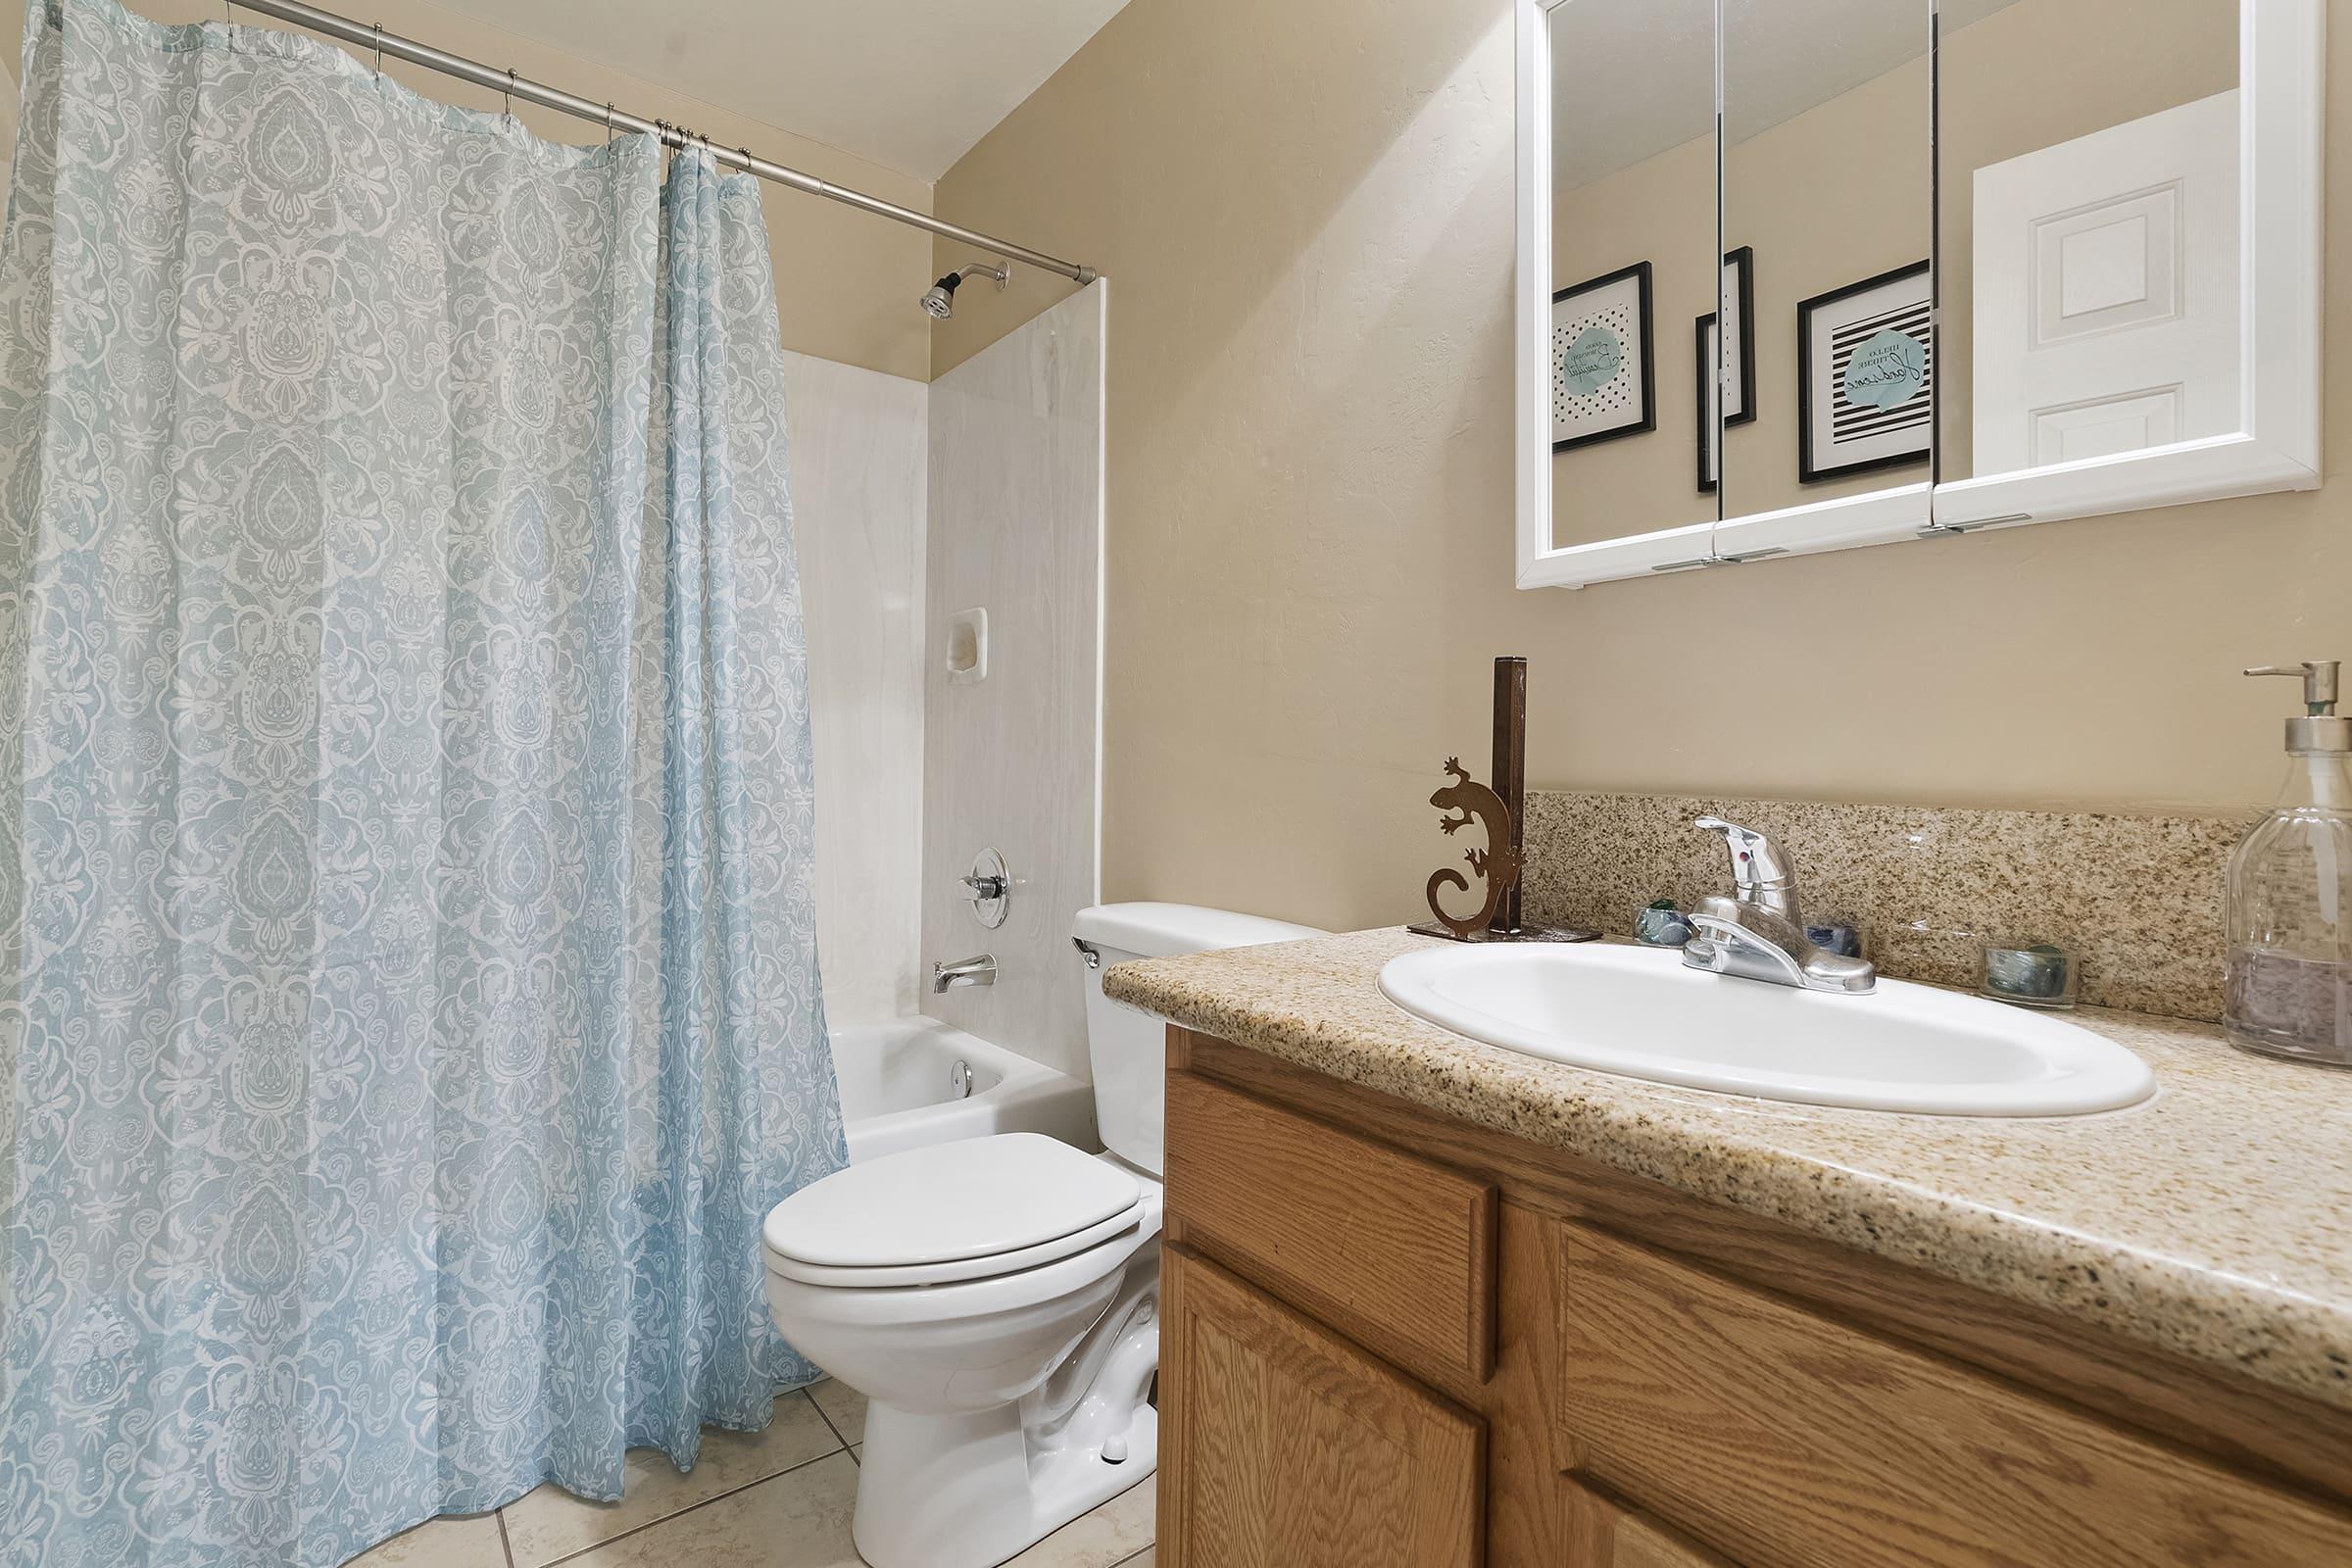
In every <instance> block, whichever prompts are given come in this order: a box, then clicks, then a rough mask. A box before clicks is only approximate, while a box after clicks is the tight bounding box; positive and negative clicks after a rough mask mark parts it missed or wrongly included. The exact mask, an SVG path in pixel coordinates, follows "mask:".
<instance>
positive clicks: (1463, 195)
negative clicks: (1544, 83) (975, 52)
mask: <svg viewBox="0 0 2352 1568" xmlns="http://www.w3.org/2000/svg"><path fill="white" fill-rule="evenodd" d="M1511 51H1512V43H1511V28H1510V10H1509V7H1508V5H1507V4H1506V3H1505V0H1394V3H1392V4H1388V5H1382V6H1364V5H1360V4H1355V3H1350V0H1289V3H1286V4H1284V5H1281V6H1264V5H1260V4H1256V3H1254V0H1134V3H1133V4H1132V5H1130V6H1129V7H1128V8H1127V9H1126V10H1125V11H1124V12H1122V13H1121V14H1120V15H1119V17H1118V18H1117V19H1116V20H1114V21H1113V22H1112V23H1111V24H1110V25H1109V26H1107V27H1106V28H1104V29H1103V32H1102V33H1101V34H1099V35H1098V36H1097V37H1096V38H1095V39H1094V41H1093V42H1092V43H1090V44H1089V45H1088V46H1087V47H1086V48H1085V49H1084V50H1082V51H1081V52H1080V53H1079V54H1078V55H1077V56H1076V57H1075V58H1074V59H1073V60H1072V61H1071V62H1070V63H1069V64H1068V65H1067V66H1065V67H1064V68H1063V69H1062V70H1061V71H1060V72H1059V73H1057V74H1056V75H1055V76H1054V79H1053V80H1051V81H1050V82H1048V83H1047V84H1046V86H1045V87H1044V88H1042V89H1041V90H1040V91H1039V92H1038V93H1037V94H1036V95H1035V96H1034V97H1033V98H1031V99H1030V100H1029V102H1028V103H1026V104H1025V105H1023V106H1022V107H1021V108H1020V109H1018V110H1016V111H1015V112H1014V113H1013V114H1012V115H1011V116H1010V117H1009V118H1008V119H1007V120H1006V121H1005V123H1004V124H1003V125H1001V126H999V127H998V129H997V130H996V131H995V132H993V133H992V134H991V135H990V136H989V137H988V138H987V139H986V140H984V141H983V142H982V143H981V144H980V145H979V146H978V147H977V148H975V149H974V150H973V152H972V153H971V154H970V155H969V156H967V157H966V158H965V159H964V160H963V161H962V162H961V163H960V164H958V165H957V166H956V169H955V170H953V171H951V172H950V173H949V174H948V175H947V176H946V178H945V179H943V180H942V181H941V183H940V185H939V187H938V192H937V195H938V202H939V209H938V210H939V211H941V212H943V213H945V214H947V215H948V216H950V217H952V218H955V219H957V220H959V221H965V222H971V223H978V224H983V225H994V226H996V227H999V228H1001V229H1004V230H1006V231H1009V232H1012V233H1014V234H1017V235H1019V236H1020V237H1022V238H1024V239H1027V240H1029V241H1030V242H1031V243H1035V244H1040V245H1044V246H1047V247H1050V248H1058V249H1059V250H1060V251H1061V252H1062V253H1064V254H1069V255H1075V256H1078V257H1080V258H1082V259H1084V260H1086V261H1090V262H1093V263H1095V264H1096V265H1098V266H1100V267H1103V269H1105V270H1107V272H1108V273H1109V274H1110V275H1111V276H1112V277H1113V279H1114V280H1115V281H1116V284H1117V295H1118V300H1117V307H1116V309H1114V310H1113V311H1112V312H1111V316H1110V347H1109V370H1110V376H1109V415H1110V433H1109V481H1108V482H1109V496H1110V510H1109V525H1108V526H1109V533H1108V542H1107V569H1108V576H1109V599H1108V606H1107V610H1108V627H1109V630H1108V637H1109V642H1108V648H1107V660H1108V671H1109V675H1108V678H1109V690H1108V694H1107V697H1108V703H1107V708H1108V715H1107V722H1108V730H1107V734H1106V747H1107V773H1106V790H1107V799H1106V805H1105V809H1106V822H1105V833H1106V860H1105V893H1106V894H1107V895H1108V896H1110V897H1113V898H1167V899H1188V900H1197V901H1201V902H1205V903H1211V904H1223V905H1228V906H1232V907H1241V908H1248V909H1256V910H1261V911H1263V912H1266V913H1271V914H1281V915H1289V916H1293V917H1297V918H1300V919H1306V920H1312V921H1314V922H1316V923H1319V924H1327V925H1350V924H1363V923H1368V922H1372V921H1377V920H1389V919H1395V918H1398V917H1400V916H1404V915H1408V914H1410V913H1412V912H1413V910H1414V908H1415V907H1416V905H1417V903H1418V898H1419V889H1420V887H1421V883H1422V880H1423V878H1424V877H1425V876H1426V875H1427V873H1428V871H1429V870H1430V868H1431V867H1432V866H1433V865H1435V864H1437V863H1438V862H1439V860H1440V858H1441V855H1442V854H1443V853H1445V852H1444V851H1443V850H1442V841H1441V840H1439V838H1438V837H1437V835H1436V834H1435V833H1433V832H1432V831H1431V828H1432V826H1433V823H1434V818H1435V815H1436V813H1435V812H1434V811H1433V810H1432V809H1430V808H1429V807H1427V806H1426V805H1425V804H1424V802H1425V800H1426V797H1427V795H1428V792H1429V791H1430V789H1431V788H1432V787H1434V786H1435V785H1436V784H1437V783H1438V782H1439V775H1438V764H1439V762H1440V761H1441V760H1443V759H1444V758H1445V756H1446V754H1447V753H1449V752H1460V753H1463V754H1464V755H1465V756H1468V757H1471V758H1474V759H1477V758H1483V756H1484V754H1485V751H1486V745H1487V719H1486V712H1487V702H1486V699H1487V684H1488V678H1489V677H1488V661H1489V659H1490V658H1491V656H1493V655H1495V654H1497V653H1524V654H1527V655H1529V656H1530V657H1531V658H1532V659H1533V661H1534V667H1533V673H1532V686H1533V700H1532V703H1531V710H1532V711H1531V725H1532V729H1533V736H1532V755H1533V761H1532V766H1531V775H1532V778H1533V780H1534V781H1536V782H1539V783H1543V784H1548V785H1558V786H1574V787H1587V788H1629V789H1666V790H1683V791H1691V792H1701V793H1703V792H1727V791H1740V792H1746V793H1750V794H1761V795H1773V796H1810V797H1820V798H1828V799H1842V800H1874V799H1875V800H1887V801H1914V802H1928V803H1941V804H1954V805H2051V804H2078V805H2103V806H2143V807H2153V806H2158V805H2165V806H2181V807H2187V808H2191V809H2239V808H2243V807H2246V806H2249V805H2252V804H2255V803H2258V802H2262V801H2266V800H2267V799H2269V797H2270V795H2271V793H2272V791H2273V789H2274V788H2275V787H2276V784H2277V782H2278V776H2279V774H2280V771H2281V767H2282V762H2281V760H2280V758H2279V757H2278V718H2279V716H2280V715H2281V714H2282V712H2283V711H2284V710H2285V707H2286V703H2285V696H2286V694H2285V693H2283V691H2282V690H2273V689H2272V688H2271V685H2270V684H2269V683H2265V684H2263V685H2259V686H2258V685H2255V684H2253V683H2251V682H2248V681H2245V680H2243V679H2240V678H2239V677H2238V675H2237V673H2236V670H2237V668H2238V666H2240V665H2242V664H2246V663H2252V662H2267V661H2271V660H2275V659H2295V658H2306V657H2327V656H2330V655H2339V654H2340V655H2344V656H2346V657H2352V520H2348V519H2347V518H2346V517H2345V515H2344V512H2345V508H2344V505H2343V497H2342V495H2341V494H2340V493H2339V492H2338V491H2337V490H2336V489H2334V488H2332V487H2331V488H2329V489H2327V490H2322V491H2319V492H2316V493H2312V494H2305V495H2291V496H2271V497H2259V498H2253V499H2249V500H2243V501H2235V502H2224V503H2216V504H2212V505H2208V506H2202V507H2194V508H2172V509H2167V510H2164V511H2161V512H2151V513H2145V514H2139V515H2128V516H2119V517H2105V518H2093V519H2084V520H2080V521H2073V522H2063V523H2053V524H2047V525H2043V526H2039V527H2031V528H2022V529H2015V530H2010V531H2007V532H2002V533H1997V534H1992V535H1985V536H1979V537H1974V538H1965V539H1956V540H1945V541H1938V542H1936V543H1922V544H1915V545H1900V546H1884V547H1880V548H1877V549H1871V550H1859V551H1847V552H1842V553H1838V554H1833V555H1825V556H1813V557H1806V558H1802V559H1797V560H1784V561H1772V562H1761V563H1757V564H1752V565H1747V566H1741V567H1738V568H1733V569H1726V570H1721V571H1710V572H1696V573H1689V574H1682V575H1676V576H1672V577H1665V578H1659V579H1655V580H1650V581H1642V582H1630V583H1614V584H1606V585H1602V586H1598V587H1594V588H1590V589H1586V590H1584V591H1582V592H1579V593H1568V592H1562V591H1556V590H1546V591H1543V592H1537V593H1522V592H1519V591H1517V590H1516V589H1514V588H1513V587H1512V586H1511V574H1512V561H1511V539H1510V535H1511V516H1512V497H1511V474H1510V453H1511V444H1510V417H1511V409H1510V366H1511V329H1510V293H1509V285H1510V276H1511V243H1512V240H1511V113H1512V105H1511V98H1512V84H1511ZM2330 52H2331V55H2332V60H2331V63H2330V64H2331V70H2330V79H2331V82H2332V87H2331V92H2330V99H2331V102H2330V105H2329V115H2330V119H2331V123H2332V124H2333V126H2334V133H2333V138H2332V139H2333V141H2334V143H2335V147H2334V156H2333V157H2332V158H2331V159H2330V163H2329V170H2328V188H2329V196H2330V201H2331V203H2332V205H2333V208H2334V210H2335V211H2336V212H2337V213H2338V214H2339V215H2342V214H2346V213H2352V27H2348V26H2338V27H2337V28H2335V29H2334V38H2333V41H2332V43H2331V45H2330ZM2337 230H2338V234H2339V236H2340V235H2341V233H2342V232H2343V225H2342V223H2341V222H2340V221H2339V223H2338V224H2337ZM943 249H944V251H945V254H946V255H948V256H949V257H951V258H952V257H954V256H955V255H956V252H955V250H954V248H953V247H947V248H943ZM2329 282H2330V292H2331V294H2332V295H2333V296H2334V298H2333V306H2334V308H2333V309H2332V310H2331V312H2330V317H2329V344H2330V348H2331V351H2332V352H2331V353H2330V355H2329V360H2330V363H2331V365H2335V366H2340V367H2345V368H2346V369H2339V370H2337V371H2335V372H2334V374H2333V375H2332V376H2331V379H2332V380H2333V381H2334V382H2335V383H2336V384H2335V385H2334V386H2332V387H2331V388H2330V408H2331V409H2332V410H2333V411H2334V413H2333V414H2332V415H2331V417H2330V419H2329V425H2330V429H2329V432H2328V439H2329V443H2330V450H2331V452H2333V453H2334V454H2337V455H2339V456H2340V455H2341V454H2343V453H2346V452H2352V413H2348V412H2347V411H2352V396H2347V395H2346V394H2347V392H2348V391H2352V388H2347V387H2346V385H2345V384H2344V380H2343V377H2344V375H2345V374H2346V373H2347V370H2352V258H2348V257H2347V254H2346V252H2345V250H2344V248H2343V246H2342V244H2341V243H2340V241H2339V243H2337V244H2335V245H2333V246H2331V248H2330V262H2329ZM1062 292H1063V286H1062V285H1059V284H1057V283H1055V282H1054V281H1053V280H1051V279H1044V278H1038V277H1035V276H1031V277H1026V278H1024V279H1023V280H1022V281H1021V282H1020V283H1019V284H1018V285H1017V287H1016V288H1015V290H1013V291H1012V292H1011V293H1009V294H1007V295H1006V296H1005V297H1003V298H999V297H997V296H995V295H993V294H990V293H983V292H978V291H974V292H973V293H972V294H970V295H969V296H967V300H968V303H967V304H966V305H965V306H964V307H963V308H962V309H960V310H959V312H958V316H957V319H956V321H955V322H954V323H951V325H950V326H949V327H946V328H943V329H942V330H941V332H940V333H939V336H938V341H937V343H936V344H935V348H936V350H937V354H938V361H939V363H940V364H941V365H942V366H945V365H951V364H954V363H956V360H958V359H960V358H961V357H963V356H965V355H968V354H969V353H970V352H972V350H973V349H974V348H975V347H976V346H978V345H979V344H980V343H982V342H985V341H987V340H988V339H989V338H991V337H992V336H995V335H997V334H1000V333H1001V332H1003V331H1004V330H1005V329H1006V328H1007V327H1008V326H1010V325H1011V324H1012V323H1014V322H1017V321H1018V320H1020V319H1025V318H1026V317H1027V316H1029V315H1031V314H1034V312H1035V311H1036V310H1037V309H1038V308H1039V306H1040V305H1041V304H1043V303H1044V302H1045V301H1048V300H1051V299H1054V298H1058V297H1059V295H1060V294H1061V293H1062Z"/></svg>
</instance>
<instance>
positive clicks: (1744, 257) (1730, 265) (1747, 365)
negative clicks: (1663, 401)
mask: <svg viewBox="0 0 2352 1568" xmlns="http://www.w3.org/2000/svg"><path fill="white" fill-rule="evenodd" d="M1723 265H1724V268H1725V270H1730V271H1736V272H1738V273H1739V277H1740V281H1739V284H1738V286H1737V288H1736V290H1735V295H1736V297H1737V299H1738V301H1739V307H1740V331H1739V334H1738V342H1737V347H1738V349H1739V351H1740V366H1739V369H1740V412H1739V413H1738V414H1727V415H1725V416H1724V417H1723V422H1724V425H1725V427H1726V428H1729V427H1730V426H1732V425H1735V424H1750V423H1753V422H1754V420H1755V417H1756V250H1755V247H1754V246H1752V245H1742V246H1740V248H1739V249H1737V250H1729V251H1725V252H1724V253H1723ZM1714 314H1715V313H1714V312H1712V311H1709V312H1708V313H1707V315H1708V316H1709V317H1710V318H1711V317H1713V315H1714Z"/></svg>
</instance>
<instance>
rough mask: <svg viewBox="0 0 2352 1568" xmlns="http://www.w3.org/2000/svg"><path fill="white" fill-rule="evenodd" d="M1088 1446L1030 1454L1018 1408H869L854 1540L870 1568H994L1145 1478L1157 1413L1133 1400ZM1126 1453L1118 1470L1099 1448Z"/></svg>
mask: <svg viewBox="0 0 2352 1568" xmlns="http://www.w3.org/2000/svg"><path fill="white" fill-rule="evenodd" d="M1109 1438H1110V1441H1107V1442H1105V1443H1103V1444H1100V1445H1097V1446H1093V1447H1086V1448H1080V1447H1074V1446H1072V1447H1057V1448H1050V1449H1044V1450H1042V1451H1038V1452H1034V1453H1033V1452H1032V1450H1031V1444H1032V1438H1031V1435H1030V1434H1029V1433H1028V1432H1026V1431H1024V1430H1023V1425H1022V1420H1021V1406H1020V1405H1018V1404H1008V1405H1005V1406H1003V1407H1001V1408H999V1409H995V1410H983V1411H978V1412H972V1413H963V1414H955V1415H922V1414H914V1413H910V1412H908V1411H905V1410H895V1409H893V1408H891V1407H890V1406H889V1405H886V1404H880V1403H871V1402H869V1403H868V1404H867V1406H866V1416H865V1446H864V1447H862V1448H861V1449H859V1450H858V1458H859V1460H860V1463H861V1469H860V1471H859V1474H858V1513H857V1517H856V1519H855V1520H854V1521H853V1523H852V1525H851V1533H852V1535H853V1536H854V1537H855V1538H856V1540H857V1543H858V1555H859V1556H861V1557H863V1558H864V1559H865V1560H866V1561H867V1562H868V1563H870V1564H872V1568H996V1565H997V1564H999V1563H1002V1562H1004V1561H1005V1560H1006V1559H1008V1558H1011V1557H1015V1556H1018V1555H1019V1554H1020V1553H1021V1552H1023V1551H1025V1550H1027V1549H1028V1548H1029V1547H1030V1546H1033V1545H1035V1544H1037V1543H1038V1542H1040V1541H1043V1540H1044V1539H1045V1538H1046V1537H1047V1536H1050V1535H1052V1534H1053V1533H1054V1531H1056V1530H1059V1529H1060V1528H1061V1527H1062V1526H1063V1525H1066V1524H1068V1523H1069V1522H1070V1521H1071V1520H1073V1519H1075V1518H1077V1517H1078V1516H1079V1515H1080V1514H1083V1513H1085V1512H1087V1511H1088V1510H1089V1509H1091V1508H1095V1507H1098V1506H1100V1505H1101V1504H1103V1503H1104V1502H1107V1501H1109V1500H1110V1499H1111V1498H1112V1497H1115V1496H1117V1495H1119V1494H1120V1493H1122V1492H1125V1491H1126V1490H1127V1489H1128V1488H1129V1487H1132V1486H1135V1485H1137V1484H1138V1483H1140V1482H1143V1481H1145V1480H1147V1479H1149V1478H1150V1477H1151V1475H1152V1472H1153V1471H1154V1470H1155V1469H1157V1468H1158V1464H1159V1415H1158V1412H1157V1411H1155V1410H1153V1409H1152V1406H1150V1405H1149V1404H1145V1403H1142V1402H1141V1401H1138V1403H1137V1404H1136V1407H1135V1411H1134V1413H1133V1415H1132V1416H1131V1417H1130V1418H1129V1419H1128V1421H1127V1423H1126V1426H1125V1428H1124V1430H1123V1431H1120V1432H1116V1433H1112V1434H1110V1435H1109ZM1122 1443H1123V1445H1124V1447H1125V1451H1126V1454H1127V1457H1126V1459H1125V1460H1124V1461H1123V1462H1120V1463H1112V1462H1110V1461H1109V1460H1106V1459H1104V1458H1103V1449H1104V1448H1105V1447H1107V1448H1109V1449H1110V1450H1111V1451H1112V1452H1114V1453H1115V1452H1117V1451H1119V1449H1120V1446H1121V1444H1122Z"/></svg>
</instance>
